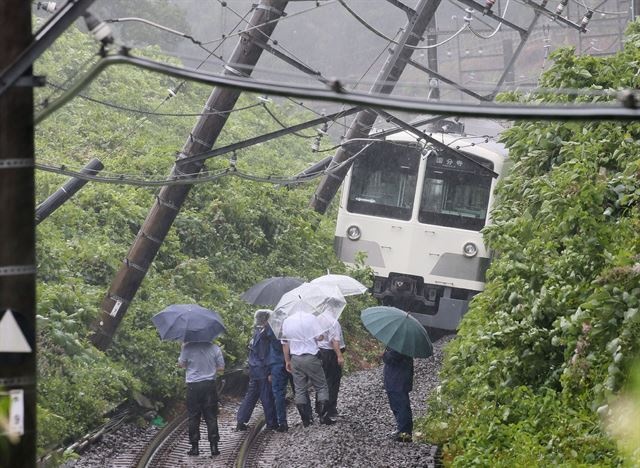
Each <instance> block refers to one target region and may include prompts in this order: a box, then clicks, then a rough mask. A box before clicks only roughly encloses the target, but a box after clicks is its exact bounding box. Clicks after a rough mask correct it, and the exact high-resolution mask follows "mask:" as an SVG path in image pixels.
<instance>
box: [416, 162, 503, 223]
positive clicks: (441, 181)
mask: <svg viewBox="0 0 640 468" xmlns="http://www.w3.org/2000/svg"><path fill="white" fill-rule="evenodd" d="M473 159H474V160H476V161H478V162H480V163H481V164H482V165H483V166H486V167H488V168H490V169H493V164H491V163H490V162H489V161H486V160H484V159H481V158H478V157H474V158H473ZM491 180H492V179H491V176H490V175H486V173H485V171H483V170H482V168H480V167H478V166H477V165H475V164H473V163H471V162H469V161H468V160H466V159H463V158H456V157H450V156H444V155H441V154H438V155H433V156H430V157H429V158H428V159H427V166H426V173H425V180H424V187H423V190H422V196H421V197H420V210H419V212H418V220H419V221H420V222H421V223H425V224H437V225H440V226H448V227H454V228H460V229H468V230H470V231H479V230H480V229H482V228H483V227H484V224H485V221H486V218H487V210H488V207H489V194H490V192H491Z"/></svg>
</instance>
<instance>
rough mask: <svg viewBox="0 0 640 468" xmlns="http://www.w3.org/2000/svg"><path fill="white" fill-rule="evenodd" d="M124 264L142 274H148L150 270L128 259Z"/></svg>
mask: <svg viewBox="0 0 640 468" xmlns="http://www.w3.org/2000/svg"><path fill="white" fill-rule="evenodd" d="M124 264H125V265H127V267H129V268H133V269H134V270H138V271H140V272H142V273H146V272H147V271H148V270H149V269H148V268H145V267H143V266H142V265H138V264H137V263H134V262H132V261H131V260H129V259H128V258H125V259H124Z"/></svg>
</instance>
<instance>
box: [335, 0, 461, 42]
mask: <svg viewBox="0 0 640 468" xmlns="http://www.w3.org/2000/svg"><path fill="white" fill-rule="evenodd" d="M338 2H339V3H340V5H342V6H343V7H344V8H345V9H346V10H347V11H348V12H349V13H350V14H351V15H352V16H353V17H354V18H355V19H356V20H358V22H359V23H360V24H362V25H363V26H364V27H365V28H367V29H368V30H369V31H371V32H372V33H374V34H375V35H376V36H379V37H381V38H383V39H385V40H387V41H389V42H391V43H393V44H396V45H399V46H402V47H406V48H407V49H414V50H425V49H435V48H437V47H440V46H441V45H444V44H446V43H447V42H449V41H451V40H453V39H455V38H456V37H458V35H459V34H460V33H462V31H464V30H465V29H466V28H468V27H469V26H470V24H471V18H472V17H471V15H470V14H469V15H468V16H465V18H464V20H465V24H464V25H463V26H462V27H461V28H460V29H458V31H456V32H455V33H454V34H453V36H451V37H448V38H447V39H445V40H443V41H441V42H439V43H437V44H432V45H428V46H412V45H409V44H400V43H399V42H397V41H395V40H394V39H391V38H390V37H389V36H387V35H385V34H384V33H382V32H380V31H379V30H377V29H376V28H374V27H373V26H371V25H370V24H369V23H368V22H367V21H366V20H365V19H364V18H362V17H361V16H360V15H358V14H357V13H356V12H355V11H354V10H352V9H351V8H350V7H349V5H347V4H346V3H345V2H344V0H338ZM467 18H468V20H467Z"/></svg>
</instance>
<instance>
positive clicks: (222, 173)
mask: <svg viewBox="0 0 640 468" xmlns="http://www.w3.org/2000/svg"><path fill="white" fill-rule="evenodd" d="M370 145H371V144H369V145H366V146H365V147H364V148H362V149H361V150H360V151H358V152H357V153H355V154H354V155H353V156H351V157H350V158H349V159H348V160H345V161H343V162H342V163H340V164H338V165H335V166H333V167H330V168H327V169H324V170H321V171H317V172H312V173H306V174H304V175H297V176H294V177H286V176H260V175H256V174H251V173H248V172H243V171H239V170H237V169H236V168H227V169H222V170H219V171H216V172H211V171H201V172H197V173H179V174H176V175H173V176H171V178H169V179H155V180H149V179H143V178H140V177H137V176H133V175H129V174H114V175H112V176H108V175H93V174H88V173H84V172H81V171H79V170H74V169H69V168H68V167H67V166H66V165H61V166H54V165H52V164H47V163H45V162H38V163H36V165H35V166H36V168H37V169H39V170H42V171H45V172H52V173H54V174H61V175H66V176H71V177H75V178H77V179H81V180H87V181H93V182H100V183H105V184H116V185H133V186H137V187H160V186H173V185H198V184H203V183H207V182H212V181H215V180H218V179H220V178H222V177H228V176H234V177H239V178H241V179H245V180H251V181H253V182H261V183H269V184H277V185H296V184H301V183H305V182H309V181H311V180H314V179H317V178H319V177H321V176H324V175H326V174H331V173H333V172H337V171H338V170H340V169H341V168H342V167H343V166H344V165H346V164H349V163H351V162H352V161H353V160H354V159H355V158H357V157H358V156H359V155H360V154H361V153H362V152H363V151H365V150H366V149H367V148H368V147H369V146H370ZM102 174H109V173H108V172H104V173H102Z"/></svg>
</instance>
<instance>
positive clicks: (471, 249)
mask: <svg viewBox="0 0 640 468" xmlns="http://www.w3.org/2000/svg"><path fill="white" fill-rule="evenodd" d="M462 253H464V256H465V257H475V256H476V255H477V254H478V246H477V245H476V244H474V243H473V242H467V243H466V244H464V246H463V247H462Z"/></svg>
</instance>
